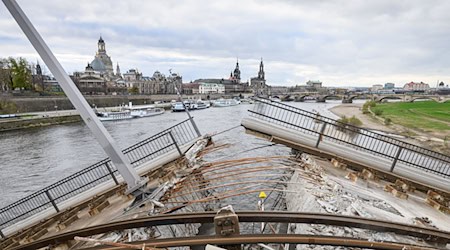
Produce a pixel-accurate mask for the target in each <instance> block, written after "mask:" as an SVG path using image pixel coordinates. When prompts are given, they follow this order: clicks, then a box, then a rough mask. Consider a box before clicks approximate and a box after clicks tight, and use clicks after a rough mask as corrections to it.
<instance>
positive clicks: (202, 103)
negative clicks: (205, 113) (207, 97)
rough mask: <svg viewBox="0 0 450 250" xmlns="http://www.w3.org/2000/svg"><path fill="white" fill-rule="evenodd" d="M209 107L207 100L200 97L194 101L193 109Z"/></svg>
mask: <svg viewBox="0 0 450 250" xmlns="http://www.w3.org/2000/svg"><path fill="white" fill-rule="evenodd" d="M209 107H210V104H209V102H205V101H203V100H201V99H199V100H197V102H196V103H195V109H207V108H209Z"/></svg>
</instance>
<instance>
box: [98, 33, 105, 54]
mask: <svg viewBox="0 0 450 250" xmlns="http://www.w3.org/2000/svg"><path fill="white" fill-rule="evenodd" d="M97 45H98V52H97V54H106V48H105V41H104V40H103V38H102V36H100V39H98V43H97Z"/></svg>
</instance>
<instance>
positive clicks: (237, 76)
mask: <svg viewBox="0 0 450 250" xmlns="http://www.w3.org/2000/svg"><path fill="white" fill-rule="evenodd" d="M234 78H235V79H236V80H237V81H238V82H240V81H241V70H240V69H239V59H237V60H236V68H235V69H234Z"/></svg>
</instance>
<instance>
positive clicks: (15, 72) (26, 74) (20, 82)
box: [9, 57, 32, 90]
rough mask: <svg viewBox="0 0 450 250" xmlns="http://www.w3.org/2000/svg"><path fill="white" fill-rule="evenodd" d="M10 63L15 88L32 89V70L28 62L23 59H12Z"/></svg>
mask: <svg viewBox="0 0 450 250" xmlns="http://www.w3.org/2000/svg"><path fill="white" fill-rule="evenodd" d="M9 63H10V69H11V79H12V85H13V88H19V89H25V90H30V89H32V84H31V70H30V65H29V64H28V62H27V60H26V59H25V58H22V57H19V58H17V59H15V58H12V57H10V58H9Z"/></svg>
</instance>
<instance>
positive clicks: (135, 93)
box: [128, 86, 139, 95]
mask: <svg viewBox="0 0 450 250" xmlns="http://www.w3.org/2000/svg"><path fill="white" fill-rule="evenodd" d="M128 92H129V93H130V94H132V95H137V94H139V88H138V87H137V86H133V87H131V88H129V89H128Z"/></svg>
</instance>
